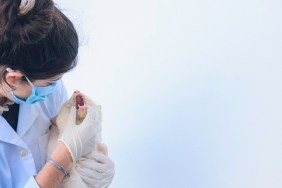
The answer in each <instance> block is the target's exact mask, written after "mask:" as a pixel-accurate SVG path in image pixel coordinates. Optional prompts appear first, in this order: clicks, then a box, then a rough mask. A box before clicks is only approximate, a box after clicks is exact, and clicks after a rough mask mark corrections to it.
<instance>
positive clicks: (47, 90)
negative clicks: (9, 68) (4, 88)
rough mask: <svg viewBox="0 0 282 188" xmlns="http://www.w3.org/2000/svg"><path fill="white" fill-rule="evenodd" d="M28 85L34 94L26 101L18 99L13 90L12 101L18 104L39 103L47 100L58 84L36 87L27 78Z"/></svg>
mask: <svg viewBox="0 0 282 188" xmlns="http://www.w3.org/2000/svg"><path fill="white" fill-rule="evenodd" d="M25 78H26V80H27V81H28V83H29V84H30V85H31V86H32V92H31V95H30V96H29V97H27V98H26V99H25V100H23V99H20V98H18V97H17V96H16V95H15V94H14V92H13V91H12V90H11V95H12V100H13V101H14V102H15V103H17V104H34V103H36V102H38V101H42V100H45V99H46V98H47V97H48V96H49V95H51V94H52V93H53V91H54V90H55V87H56V85H57V82H54V83H52V84H51V85H48V86H34V85H33V84H32V83H31V81H30V80H29V79H28V78H27V77H26V76H25Z"/></svg>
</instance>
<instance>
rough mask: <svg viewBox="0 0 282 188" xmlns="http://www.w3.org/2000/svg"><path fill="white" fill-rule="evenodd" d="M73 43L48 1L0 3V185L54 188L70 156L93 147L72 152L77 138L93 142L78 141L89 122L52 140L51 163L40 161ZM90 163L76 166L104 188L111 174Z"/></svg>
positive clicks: (72, 59) (72, 60)
mask: <svg viewBox="0 0 282 188" xmlns="http://www.w3.org/2000/svg"><path fill="white" fill-rule="evenodd" d="M78 43H79V42H78V36H77V32H76V30H75V28H74V26H73V24H72V22H71V21H70V20H69V19H68V18H67V17H66V16H65V15H64V14H63V13H62V12H61V11H60V10H59V9H58V8H57V7H56V6H55V5H54V2H53V1H52V0H1V1H0V114H2V116H0V166H1V169H0V177H1V180H0V187H38V186H40V187H56V186H58V185H59V183H60V182H61V181H62V179H63V178H64V176H65V175H66V174H67V173H66V172H67V170H68V169H69V168H71V166H72V164H73V163H74V162H75V161H73V160H75V159H73V158H72V157H71V156H72V155H71V154H75V156H76V157H80V156H81V155H82V154H83V153H87V152H90V150H93V148H91V147H83V151H80V152H78V151H77V150H78V148H77V147H78V146H77V143H79V142H80V143H81V142H82V143H81V144H83V145H85V146H87V145H89V146H91V145H93V143H91V140H90V139H80V138H90V137H91V134H92V133H91V131H92V130H91V128H90V126H79V127H80V131H77V132H75V133H74V134H75V135H74V138H75V139H74V140H71V139H66V140H63V142H61V141H58V145H57V147H56V149H55V151H54V153H53V154H52V156H51V162H47V163H46V159H45V156H46V146H47V141H48V136H49V126H50V119H51V118H52V117H54V116H55V115H56V114H57V113H58V111H59V108H60V106H61V104H62V103H63V102H64V101H65V100H66V99H67V95H66V90H65V88H64V86H63V84H62V81H61V78H62V76H63V75H64V73H66V72H68V71H70V70H72V69H73V68H74V67H75V66H76V64H77V61H76V58H77V54H78ZM76 139H77V140H76ZM79 149H80V150H82V148H79ZM88 150H89V151H88ZM105 157H107V156H105ZM95 162H96V163H99V161H94V162H93V168H92V167H91V168H89V167H83V166H82V167H81V168H87V170H89V169H90V172H91V170H92V171H93V173H92V175H91V177H92V179H93V174H96V176H97V177H96V179H97V181H105V182H107V183H106V184H104V185H103V187H107V186H108V185H109V184H110V182H111V180H112V176H111V178H110V179H109V177H108V176H105V175H104V174H103V172H101V171H100V172H99V169H95V166H97V165H96V164H94V163H95ZM99 165H107V164H102V163H100V164H99ZM100 167H101V166H100ZM91 177H89V178H86V179H91ZM107 178H108V179H107ZM94 179H95V177H94ZM105 179H107V180H105Z"/></svg>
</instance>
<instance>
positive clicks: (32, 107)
mask: <svg viewBox="0 0 282 188" xmlns="http://www.w3.org/2000/svg"><path fill="white" fill-rule="evenodd" d="M40 113H42V109H41V108H40V107H39V106H38V104H21V105H20V109H19V118H18V126H17V133H18V135H19V136H20V137H21V138H22V137H23V136H24V135H25V134H26V133H27V131H28V130H29V129H30V128H31V126H32V124H33V122H34V121H35V119H36V118H37V116H38V115H39V114H40Z"/></svg>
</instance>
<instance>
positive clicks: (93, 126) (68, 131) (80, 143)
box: [59, 106, 100, 162]
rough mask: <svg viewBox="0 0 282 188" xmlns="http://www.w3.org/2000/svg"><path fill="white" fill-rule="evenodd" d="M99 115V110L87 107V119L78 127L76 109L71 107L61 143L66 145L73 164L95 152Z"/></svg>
mask: <svg viewBox="0 0 282 188" xmlns="http://www.w3.org/2000/svg"><path fill="white" fill-rule="evenodd" d="M99 115H100V113H99V111H98V109H96V108H94V107H92V106H87V115H86V117H85V118H84V120H83V122H82V123H81V124H80V125H76V124H75V119H76V108H75V107H71V110H70V113H69V117H68V123H67V126H66V128H65V130H64V131H63V133H62V135H61V137H60V139H59V141H62V142H63V143H64V144H65V145H66V147H67V148H68V150H69V152H70V154H71V157H72V160H73V162H75V161H76V160H77V159H78V158H79V157H81V156H84V155H86V154H88V153H90V152H91V151H93V150H94V148H95V136H96V134H97V132H98V126H99Z"/></svg>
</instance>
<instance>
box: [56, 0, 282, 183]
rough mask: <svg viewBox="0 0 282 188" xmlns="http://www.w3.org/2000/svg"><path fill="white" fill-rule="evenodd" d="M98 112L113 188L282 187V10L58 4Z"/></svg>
mask: <svg viewBox="0 0 282 188" xmlns="http://www.w3.org/2000/svg"><path fill="white" fill-rule="evenodd" d="M56 2H57V3H58V4H59V6H60V7H61V9H63V11H64V12H65V13H66V14H67V15H69V16H70V18H71V20H72V21H73V23H74V24H75V26H76V28H77V30H78V32H79V36H80V43H81V47H80V52H79V65H78V67H77V68H76V69H75V70H74V71H72V72H70V73H68V74H66V75H65V76H64V81H65V84H66V86H67V89H68V91H69V93H71V92H72V91H74V90H76V89H79V90H80V91H82V92H84V93H86V94H87V95H89V96H90V97H91V98H92V99H94V101H96V102H97V103H99V104H100V105H102V109H103V138H104V142H105V143H106V144H107V145H108V149H109V154H110V157H111V158H112V159H113V160H114V161H115V164H116V175H115V178H114V181H113V183H112V185H111V186H110V187H112V188H281V187H282V136H281V135H282V62H281V56H282V55H281V54H282V53H281V52H282V51H281V50H282V43H281V42H282V25H281V23H282V21H281V18H282V11H281V9H282V1H280V0H213V1H212V0H142V1H134V0H119V1H114V0H103V1H97V0H80V1H67V0H57V1H56Z"/></svg>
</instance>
